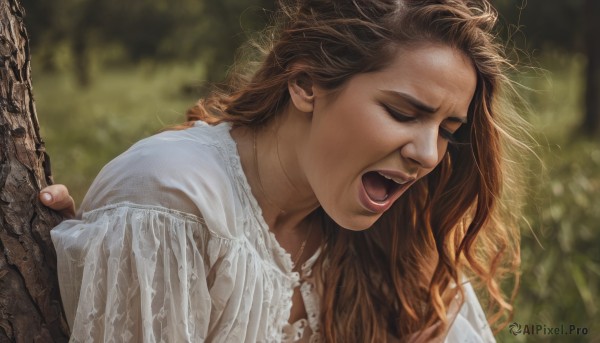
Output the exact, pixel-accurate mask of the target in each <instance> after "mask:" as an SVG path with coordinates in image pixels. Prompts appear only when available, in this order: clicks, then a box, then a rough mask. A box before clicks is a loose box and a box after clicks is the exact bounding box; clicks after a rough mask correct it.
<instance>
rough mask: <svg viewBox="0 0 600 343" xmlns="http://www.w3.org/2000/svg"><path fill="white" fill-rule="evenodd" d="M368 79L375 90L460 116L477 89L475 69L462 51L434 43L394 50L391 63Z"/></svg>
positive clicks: (464, 111)
mask: <svg viewBox="0 0 600 343" xmlns="http://www.w3.org/2000/svg"><path fill="white" fill-rule="evenodd" d="M370 78H371V85H372V86H374V87H375V88H377V89H378V90H386V91H394V92H400V93H405V94H409V95H410V96H412V97H414V98H416V99H419V100H420V101H421V102H423V103H425V104H427V105H428V106H430V107H432V108H441V109H444V108H446V109H448V110H453V111H456V112H461V113H462V114H466V112H467V111H468V108H469V104H470V103H471V99H472V97H473V94H474V93H475V88H476V85H477V75H476V71H475V67H474V65H473V63H472V61H471V60H470V59H469V58H468V57H467V56H466V55H465V54H464V53H463V52H462V51H460V50H457V49H455V48H452V47H450V46H447V45H443V44H434V43H423V44H416V45H408V46H404V47H399V48H397V50H396V52H395V53H394V55H393V57H392V61H391V63H390V64H388V65H387V66H386V67H385V68H383V69H382V70H379V71H377V72H375V73H372V75H370Z"/></svg>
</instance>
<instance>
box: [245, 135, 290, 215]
mask: <svg viewBox="0 0 600 343" xmlns="http://www.w3.org/2000/svg"><path fill="white" fill-rule="evenodd" d="M253 132H254V144H253V145H254V168H256V175H257V177H258V187H259V188H260V192H261V193H262V194H263V195H264V196H265V200H266V201H267V203H268V204H269V205H271V206H272V207H275V208H276V209H278V210H279V212H280V213H283V214H285V211H284V210H282V209H281V208H280V207H279V206H277V205H275V204H274V203H273V202H272V201H271V200H270V199H269V197H268V196H267V193H266V192H265V189H264V188H263V185H262V180H261V178H260V170H259V168H258V155H257V154H256V129H254V130H253Z"/></svg>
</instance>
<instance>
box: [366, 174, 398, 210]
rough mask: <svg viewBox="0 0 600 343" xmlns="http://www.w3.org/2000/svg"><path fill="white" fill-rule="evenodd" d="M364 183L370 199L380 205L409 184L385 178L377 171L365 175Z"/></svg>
mask: <svg viewBox="0 0 600 343" xmlns="http://www.w3.org/2000/svg"><path fill="white" fill-rule="evenodd" d="M362 181H363V185H364V187H365V191H366V192H367V195H368V196H369V198H370V199H371V200H372V201H374V202H378V203H383V202H385V201H386V200H387V199H388V198H389V197H390V196H391V195H393V194H394V193H396V192H397V191H398V190H399V189H400V188H403V186H404V185H406V184H407V183H408V181H404V180H399V179H395V178H392V177H388V176H384V175H382V174H381V173H379V172H377V171H370V172H367V173H365V174H364V175H363V176H362Z"/></svg>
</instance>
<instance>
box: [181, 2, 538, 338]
mask: <svg viewBox="0 0 600 343" xmlns="http://www.w3.org/2000/svg"><path fill="white" fill-rule="evenodd" d="M496 21H497V15H496V12H495V10H494V9H493V8H492V6H491V5H490V4H489V3H488V2H487V1H485V0H480V1H474V0H421V1H416V0H297V1H292V2H289V1H287V2H286V1H283V0H282V1H280V9H279V11H278V12H277V15H275V21H274V23H273V25H272V26H271V27H270V29H268V30H267V31H266V34H265V37H267V39H265V40H263V41H262V42H261V44H260V46H261V47H262V52H263V53H264V55H263V57H262V58H261V59H260V62H259V63H258V64H254V65H252V64H248V63H240V64H238V67H239V66H244V67H247V66H250V67H249V68H246V69H244V70H242V69H239V68H238V69H234V70H233V72H232V73H231V78H230V82H229V83H228V84H227V86H225V87H224V88H221V89H220V90H215V91H213V92H212V93H211V94H210V95H209V96H208V97H206V98H204V99H201V100H200V101H199V102H198V104H197V105H196V106H195V107H194V108H192V109H191V110H190V111H189V112H188V120H190V121H194V120H204V121H206V122H209V123H212V124H216V123H218V122H222V121H229V122H232V123H233V124H234V125H246V126H261V125H264V124H265V123H267V122H269V120H270V119H272V118H273V117H275V116H277V115H278V114H279V113H281V111H282V110H283V109H284V108H286V106H287V105H288V103H289V94H288V90H287V83H288V81H289V80H292V79H294V78H296V77H298V76H299V75H300V74H301V73H302V74H303V75H308V76H309V77H310V78H312V80H313V81H314V82H315V83H316V84H317V85H319V86H320V87H323V88H326V89H330V90H336V89H339V88H340V87H342V86H343V85H344V83H345V82H346V81H348V80H349V79H350V78H351V77H353V76H354V75H356V74H359V73H368V72H373V71H376V70H380V69H382V68H384V67H385V66H386V65H387V64H388V63H390V61H391V60H392V58H393V56H394V54H395V51H396V50H395V48H396V47H398V46H408V45H411V44H414V45H416V44H419V43H424V42H435V43H441V44H446V45H448V46H451V47H453V48H456V49H458V50H460V51H462V52H463V53H465V55H466V56H468V57H469V58H470V59H471V61H472V62H473V65H474V66H475V69H476V72H477V87H476V91H475V95H474V97H473V99H472V101H471V104H470V108H469V113H468V124H467V125H463V127H461V129H460V130H459V132H458V133H457V135H459V136H460V138H461V139H462V141H464V142H466V143H464V144H459V145H452V146H450V147H449V148H448V151H447V152H446V154H445V156H444V158H443V160H442V162H441V163H440V164H439V165H438V167H437V168H436V169H435V170H433V171H432V172H431V173H430V174H429V175H428V176H426V177H424V178H423V179H421V180H419V181H418V182H417V183H415V184H414V185H413V186H412V187H411V188H410V189H409V190H408V191H407V192H406V193H405V195H403V197H401V198H400V199H399V200H398V201H397V202H396V203H395V204H394V205H393V207H392V208H391V209H390V210H388V211H387V212H386V213H385V214H384V215H383V216H382V217H381V218H380V219H379V220H378V221H377V222H376V223H375V224H374V225H373V227H372V228H370V229H369V230H366V231H362V232H354V231H350V230H345V229H343V228H341V227H340V226H338V225H337V224H336V223H335V222H334V221H333V220H332V219H331V218H330V217H329V216H328V215H327V213H325V212H324V211H323V210H322V209H318V210H316V211H315V212H314V213H313V214H312V215H314V216H317V217H318V218H317V219H318V220H319V221H320V222H321V223H322V229H323V231H324V233H325V239H324V241H323V243H322V254H321V255H320V258H319V260H318V261H317V264H316V266H315V270H316V272H315V274H316V276H317V278H318V281H319V282H318V284H319V285H320V286H319V288H320V290H321V308H322V310H321V331H322V336H323V338H324V339H325V341H327V342H378V343H379V342H388V341H389V340H390V338H394V339H395V340H398V339H399V340H400V341H409V340H410V339H411V338H414V337H415V336H418V335H419V334H423V333H424V332H425V329H426V328H435V329H434V330H428V332H427V335H428V336H427V337H429V338H428V339H430V338H432V337H439V336H442V335H443V334H444V332H445V331H446V330H447V328H448V325H449V324H450V321H451V318H452V315H453V314H456V311H457V308H456V307H454V308H453V307H452V306H451V304H452V303H453V301H454V302H456V300H452V299H455V298H456V296H457V295H458V296H459V299H460V296H461V295H462V294H463V293H462V286H461V285H462V283H463V282H464V281H465V280H469V281H471V282H472V283H475V284H476V286H477V285H478V286H479V288H478V289H481V290H482V296H483V297H482V301H483V303H484V305H486V308H487V309H488V316H489V319H490V322H491V323H492V324H493V325H494V326H496V327H497V328H498V327H502V326H503V323H506V322H507V320H508V319H507V318H509V316H510V314H511V313H512V308H511V305H510V304H511V302H512V296H511V297H507V296H505V295H504V294H503V291H502V287H501V282H502V280H503V279H504V277H505V276H507V275H508V276H511V275H512V276H514V278H512V280H513V283H512V285H513V287H512V289H513V290H516V288H517V284H518V273H516V272H515V271H516V269H517V268H518V265H519V234H518V228H517V225H516V224H517V221H518V220H519V215H518V213H519V212H518V211H519V206H518V201H516V199H519V191H520V190H519V185H518V180H519V175H518V174H516V172H517V171H518V164H517V163H516V162H517V160H516V159H514V158H513V157H511V156H514V154H513V155H511V152H514V151H516V150H518V149H519V148H523V147H525V148H526V146H525V145H524V144H523V143H521V138H519V139H517V138H516V137H520V136H519V135H518V134H515V132H517V131H518V130H515V128H517V127H519V125H520V124H521V123H522V120H521V119H520V117H519V116H518V115H517V111H515V107H514V106H511V101H512V99H511V98H510V94H512V93H513V92H514V88H513V86H512V84H511V82H510V80H509V78H508V77H507V76H506V75H507V72H508V71H509V70H511V68H512V66H511V64H509V63H508V62H507V59H506V58H505V57H504V55H503V46H502V45H500V44H499V43H498V42H497V41H496V34H497V32H496V31H494V30H495V29H494V26H495V23H496ZM254 46H257V45H254ZM246 51H247V50H246ZM243 56H246V55H243ZM515 148H516V149H515ZM508 170H510V173H508ZM506 195H508V196H506ZM515 280H516V281H515ZM513 294H514V293H513ZM499 323H500V324H499ZM422 338H423V336H422Z"/></svg>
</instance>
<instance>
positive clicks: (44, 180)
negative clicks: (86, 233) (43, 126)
mask: <svg viewBox="0 0 600 343" xmlns="http://www.w3.org/2000/svg"><path fill="white" fill-rule="evenodd" d="M23 16H24V10H23V8H22V6H21V5H20V3H19V1H18V0H0V250H1V251H2V253H0V342H66V341H68V328H67V325H66V321H65V319H64V318H65V316H64V313H63V309H62V303H61V300H60V294H59V288H58V281H57V277H56V253H55V251H54V248H53V246H52V242H51V240H50V228H52V227H53V226H54V225H56V224H57V223H58V222H59V221H60V220H61V218H60V217H59V216H58V215H56V214H54V213H51V212H49V211H48V210H47V209H46V208H45V207H44V206H43V205H41V204H40V203H39V202H38V200H37V199H38V193H39V191H40V189H41V188H42V187H44V186H45V185H46V184H50V183H52V179H51V173H50V164H49V160H48V156H47V155H46V153H45V151H44V142H43V141H42V139H41V137H40V133H39V125H38V121H37V115H36V111H35V106H34V101H33V96H32V87H31V74H30V73H31V72H30V59H29V45H28V38H27V33H26V31H25V27H24V24H23Z"/></svg>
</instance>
